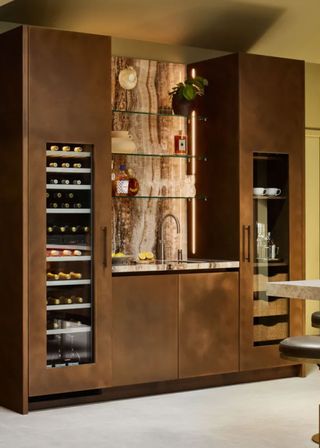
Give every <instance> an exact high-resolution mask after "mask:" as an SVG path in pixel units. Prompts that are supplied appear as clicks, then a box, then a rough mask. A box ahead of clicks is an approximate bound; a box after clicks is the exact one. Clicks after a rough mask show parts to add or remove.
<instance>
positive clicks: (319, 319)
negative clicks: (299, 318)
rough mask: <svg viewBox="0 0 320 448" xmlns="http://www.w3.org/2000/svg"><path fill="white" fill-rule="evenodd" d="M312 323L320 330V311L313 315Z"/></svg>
mask: <svg viewBox="0 0 320 448" xmlns="http://www.w3.org/2000/svg"><path fill="white" fill-rule="evenodd" d="M311 323H312V326H313V327H315V328H320V311H315V312H314V313H312V315H311Z"/></svg>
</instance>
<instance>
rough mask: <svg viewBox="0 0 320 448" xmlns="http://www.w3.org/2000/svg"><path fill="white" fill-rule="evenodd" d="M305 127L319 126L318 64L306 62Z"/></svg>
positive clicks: (319, 72)
mask: <svg viewBox="0 0 320 448" xmlns="http://www.w3.org/2000/svg"><path fill="white" fill-rule="evenodd" d="M305 76H306V127H307V128H320V64H306V70H305Z"/></svg>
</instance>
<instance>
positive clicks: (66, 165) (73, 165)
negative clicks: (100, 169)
mask: <svg viewBox="0 0 320 448" xmlns="http://www.w3.org/2000/svg"><path fill="white" fill-rule="evenodd" d="M58 167H59V168H82V163H80V162H74V163H71V162H62V163H61V164H60V166H59V163H58V162H49V164H48V168H58Z"/></svg>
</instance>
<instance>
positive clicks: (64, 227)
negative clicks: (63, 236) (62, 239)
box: [59, 226, 68, 233]
mask: <svg viewBox="0 0 320 448" xmlns="http://www.w3.org/2000/svg"><path fill="white" fill-rule="evenodd" d="M67 231H68V226H60V227H59V232H60V233H67Z"/></svg>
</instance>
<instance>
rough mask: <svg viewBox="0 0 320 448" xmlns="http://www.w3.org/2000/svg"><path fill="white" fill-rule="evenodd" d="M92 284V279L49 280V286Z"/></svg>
mask: <svg viewBox="0 0 320 448" xmlns="http://www.w3.org/2000/svg"><path fill="white" fill-rule="evenodd" d="M72 285H91V280H48V281H47V286H72Z"/></svg>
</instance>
